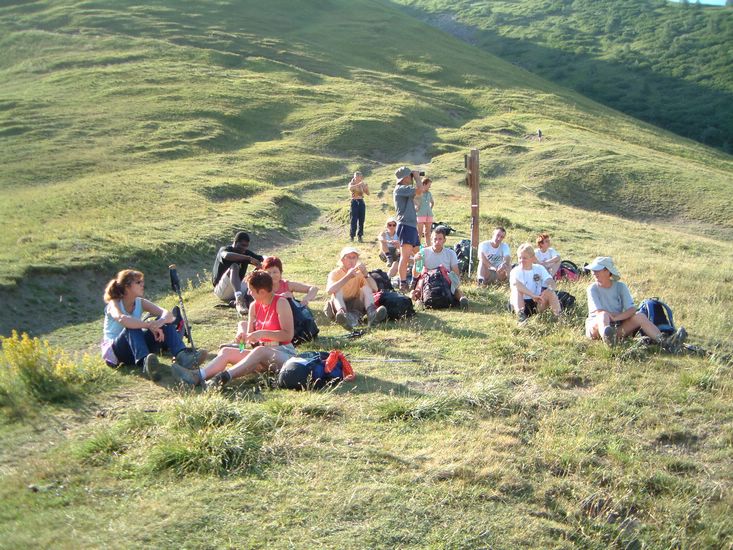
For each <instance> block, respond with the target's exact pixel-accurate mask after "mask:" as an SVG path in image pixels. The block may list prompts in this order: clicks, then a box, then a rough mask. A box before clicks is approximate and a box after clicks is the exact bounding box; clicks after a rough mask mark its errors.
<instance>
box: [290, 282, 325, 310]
mask: <svg viewBox="0 0 733 550" xmlns="http://www.w3.org/2000/svg"><path fill="white" fill-rule="evenodd" d="M288 286H289V287H290V291H291V292H305V296H304V297H303V299H302V300H301V301H300V303H301V304H303V305H304V306H307V305H308V302H312V301H313V300H315V298H316V296H318V287H316V286H313V285H306V284H304V283H296V282H294V281H288Z"/></svg>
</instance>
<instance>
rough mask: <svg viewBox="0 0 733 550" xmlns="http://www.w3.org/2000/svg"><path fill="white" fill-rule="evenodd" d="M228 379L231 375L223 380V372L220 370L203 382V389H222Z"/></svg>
mask: <svg viewBox="0 0 733 550" xmlns="http://www.w3.org/2000/svg"><path fill="white" fill-rule="evenodd" d="M229 380H231V376H229V377H228V379H227V380H226V382H225V381H224V373H223V372H220V373H219V374H217V375H216V376H214V377H213V378H211V379H210V380H207V381H206V382H204V389H205V390H206V391H215V390H220V389H222V388H223V387H224V386H225V385H226V383H227V382H228V381H229Z"/></svg>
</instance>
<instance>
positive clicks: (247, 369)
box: [229, 346, 282, 378]
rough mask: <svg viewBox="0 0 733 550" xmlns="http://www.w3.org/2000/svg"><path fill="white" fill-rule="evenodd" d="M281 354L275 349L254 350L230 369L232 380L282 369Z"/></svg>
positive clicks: (265, 347)
mask: <svg viewBox="0 0 733 550" xmlns="http://www.w3.org/2000/svg"><path fill="white" fill-rule="evenodd" d="M278 357H279V354H278V353H277V351H275V350H274V349H273V348H268V347H267V346H260V347H257V348H255V349H253V350H252V351H251V352H250V353H249V354H247V357H245V358H244V359H242V360H241V361H240V362H239V363H237V364H236V365H234V367H232V368H231V369H229V374H230V375H231V377H232V378H239V377H240V376H246V375H248V374H254V373H255V372H265V371H267V370H274V369H277V368H279V367H282V363H280V362H279V359H278Z"/></svg>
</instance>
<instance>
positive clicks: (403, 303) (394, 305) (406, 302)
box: [374, 290, 415, 321]
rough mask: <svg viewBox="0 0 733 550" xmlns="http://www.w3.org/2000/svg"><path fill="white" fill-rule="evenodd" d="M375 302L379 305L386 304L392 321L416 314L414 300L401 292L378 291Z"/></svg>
mask: <svg viewBox="0 0 733 550" xmlns="http://www.w3.org/2000/svg"><path fill="white" fill-rule="evenodd" d="M374 303H375V304H376V305H377V306H384V307H385V308H386V309H387V317H389V319H391V320H392V321H396V320H397V319H404V318H406V317H412V316H413V315H415V308H414V306H413V305H412V300H410V298H408V297H407V296H405V295H404V294H400V293H399V292H394V291H391V290H384V291H382V292H378V293H377V294H375V295H374Z"/></svg>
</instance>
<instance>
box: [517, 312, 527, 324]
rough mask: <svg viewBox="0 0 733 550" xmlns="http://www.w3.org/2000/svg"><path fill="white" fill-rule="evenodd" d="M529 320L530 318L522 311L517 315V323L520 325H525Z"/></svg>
mask: <svg viewBox="0 0 733 550" xmlns="http://www.w3.org/2000/svg"><path fill="white" fill-rule="evenodd" d="M527 319H529V317H528V316H527V314H526V313H525V312H524V311H520V312H519V313H518V314H517V323H519V324H520V325H523V324H525V323H526V322H527Z"/></svg>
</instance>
